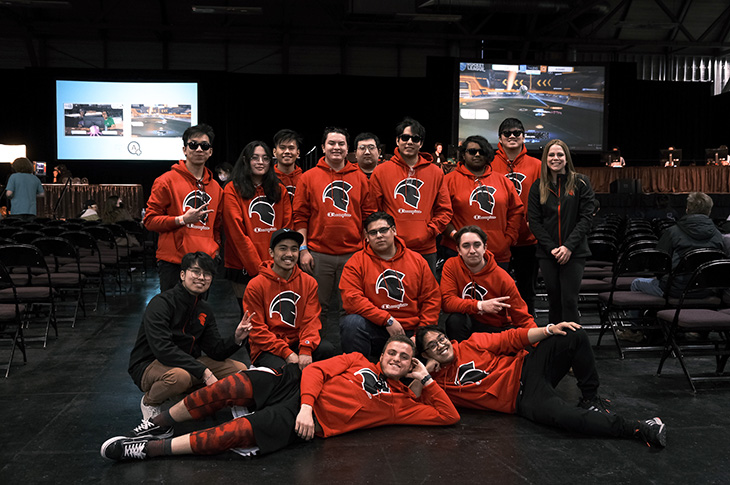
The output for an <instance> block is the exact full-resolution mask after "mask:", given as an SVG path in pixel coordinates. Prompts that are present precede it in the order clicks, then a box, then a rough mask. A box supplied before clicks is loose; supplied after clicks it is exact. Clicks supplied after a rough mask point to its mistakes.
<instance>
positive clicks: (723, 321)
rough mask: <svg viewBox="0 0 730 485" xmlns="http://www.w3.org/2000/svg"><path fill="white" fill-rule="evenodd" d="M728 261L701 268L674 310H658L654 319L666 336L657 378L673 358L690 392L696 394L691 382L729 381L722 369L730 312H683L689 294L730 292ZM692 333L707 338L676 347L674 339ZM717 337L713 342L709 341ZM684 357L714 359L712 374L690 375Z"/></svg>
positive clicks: (729, 344) (729, 341) (729, 349)
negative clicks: (687, 382) (703, 335)
mask: <svg viewBox="0 0 730 485" xmlns="http://www.w3.org/2000/svg"><path fill="white" fill-rule="evenodd" d="M728 275H730V260H727V259H723V260H717V261H710V262H707V263H704V264H702V265H701V266H700V267H698V268H697V270H696V271H695V272H694V273H693V274H692V276H691V277H690V280H689V282H688V283H687V286H686V287H685V289H684V291H683V292H682V296H681V297H680V298H679V302H678V305H677V307H676V308H675V309H671V310H662V311H659V312H658V313H657V319H658V320H659V321H660V322H662V324H663V325H664V329H665V334H666V344H665V346H664V350H663V352H662V356H661V359H660V360H659V367H658V368H657V376H659V375H661V372H662V368H663V366H664V362H665V361H666V360H667V358H668V357H669V356H670V355H671V354H674V355H675V356H676V357H677V360H678V361H679V364H680V365H681V367H682V371H683V372H684V375H685V376H686V377H687V380H688V381H689V385H690V387H691V388H692V392H697V388H696V387H695V384H694V383H695V382H698V381H712V380H730V375H725V374H724V371H725V365H726V364H727V360H728V357H730V312H728V311H727V309H726V310H722V311H717V310H711V309H708V308H686V307H685V301H686V300H687V299H688V297H690V296H691V295H692V294H693V293H695V292H697V291H701V290H706V291H718V290H726V289H728V288H730V278H729V277H728ZM687 332H695V333H698V334H700V335H702V334H703V333H707V337H706V338H703V339H701V340H699V341H693V342H691V343H683V344H682V345H680V344H679V341H678V336H679V335H680V334H682V333H685V334H686V333H687ZM713 333H717V334H718V336H717V337H716V338H713V337H712V334H713ZM688 355H712V356H714V357H715V365H716V367H715V372H714V373H706V374H702V375H694V376H693V375H691V374H690V373H689V369H688V368H687V364H686V362H685V357H686V356H688Z"/></svg>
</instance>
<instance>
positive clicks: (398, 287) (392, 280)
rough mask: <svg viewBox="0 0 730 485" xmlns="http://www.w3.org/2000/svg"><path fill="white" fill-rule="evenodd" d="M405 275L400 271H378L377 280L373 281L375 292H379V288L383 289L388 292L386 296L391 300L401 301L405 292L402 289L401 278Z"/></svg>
mask: <svg viewBox="0 0 730 485" xmlns="http://www.w3.org/2000/svg"><path fill="white" fill-rule="evenodd" d="M405 276H406V275H405V274H404V273H401V272H400V271H396V270H394V269H386V270H385V271H383V272H382V273H380V276H378V279H377V281H375V293H380V290H381V289H383V290H385V291H386V292H387V293H388V298H390V299H391V300H395V301H399V302H403V295H405V293H406V291H405V290H404V289H403V278H405Z"/></svg>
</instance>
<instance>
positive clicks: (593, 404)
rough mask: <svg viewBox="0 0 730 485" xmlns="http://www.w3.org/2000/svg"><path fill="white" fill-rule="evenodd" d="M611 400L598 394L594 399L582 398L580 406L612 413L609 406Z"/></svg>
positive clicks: (579, 401)
mask: <svg viewBox="0 0 730 485" xmlns="http://www.w3.org/2000/svg"><path fill="white" fill-rule="evenodd" d="M610 406H611V401H609V400H608V399H603V398H602V397H601V396H599V395H598V394H596V395H595V396H594V397H593V399H580V400H578V407H579V408H583V409H587V410H589V411H596V412H597V413H603V414H611V410H610V409H609V407H610Z"/></svg>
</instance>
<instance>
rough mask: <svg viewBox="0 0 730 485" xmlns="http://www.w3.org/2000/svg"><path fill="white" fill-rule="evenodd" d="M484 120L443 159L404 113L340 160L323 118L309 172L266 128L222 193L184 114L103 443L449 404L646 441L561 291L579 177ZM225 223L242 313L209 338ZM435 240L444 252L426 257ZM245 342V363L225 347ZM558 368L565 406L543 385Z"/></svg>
mask: <svg viewBox="0 0 730 485" xmlns="http://www.w3.org/2000/svg"><path fill="white" fill-rule="evenodd" d="M499 136H500V142H499V145H498V148H497V150H496V152H495V150H494V149H493V148H492V147H491V145H490V144H489V143H488V142H487V140H486V139H484V138H483V137H481V136H472V137H468V138H467V139H466V140H465V141H464V143H462V144H461V147H460V159H461V160H460V162H459V166H458V168H457V170H455V171H453V172H452V173H450V174H448V175H446V176H445V175H444V173H443V171H442V170H441V169H440V168H439V167H437V166H436V165H435V164H434V163H432V157H431V155H430V154H427V153H423V152H421V151H420V149H421V147H422V146H423V143H424V140H425V129H424V127H423V126H422V125H421V124H420V123H418V122H417V121H416V120H413V119H410V118H406V119H404V120H403V121H402V122H401V123H400V124H399V125H398V126H397V127H396V145H397V147H396V149H395V153H394V155H393V157H392V158H391V159H390V160H389V161H386V162H384V163H381V164H378V163H377V161H378V159H379V151H380V142H379V140H378V139H377V137H376V136H375V135H373V134H371V133H364V134H361V135H359V136H358V137H357V138H356V142H355V153H356V158H357V160H358V164H355V163H351V162H349V161H348V160H347V155H348V153H349V136H348V133H347V131H346V130H344V129H342V128H337V127H329V128H326V129H325V130H324V133H323V136H322V149H323V152H324V156H323V157H322V158H321V159H320V160H319V162H318V164H317V165H316V166H315V167H314V168H312V169H310V170H308V171H306V172H302V170H301V168H300V167H298V166H297V165H296V159H297V158H298V157H299V154H300V151H299V148H300V146H301V138H300V137H299V135H298V134H296V133H295V132H293V131H291V130H281V131H280V132H278V133H277V134H276V135H275V137H274V147H273V150H272V149H271V148H270V147H269V146H268V145H267V144H266V143H265V142H263V141H254V142H251V143H249V144H248V145H246V147H245V148H244V149H243V151H242V153H241V155H240V157H239V158H238V160H237V161H236V163H235V165H234V166H233V169H232V170H231V171H230V178H229V180H228V181H227V182H228V183H227V184H226V185H225V188H222V187H221V186H220V185H219V184H218V182H216V181H215V180H214V178H213V173H212V172H211V171H210V170H209V169H207V168H206V167H205V164H206V162H207V160H208V158H209V157H210V156H211V154H212V146H213V141H214V133H213V130H212V129H211V128H210V127H209V126H207V125H197V126H193V127H191V128H189V129H188V130H186V132H185V133H184V135H183V142H184V145H183V154H184V156H185V159H184V160H181V161H180V162H179V163H178V164H176V165H175V166H173V168H172V170H171V171H170V172H167V173H166V174H164V175H162V176H161V177H159V178H158V179H157V180H156V181H155V183H154V185H153V188H152V192H151V196H150V199H149V201H148V207H147V211H146V215H145V220H144V223H145V225H146V226H147V228H148V229H150V230H153V231H157V232H159V233H160V237H159V243H158V251H157V258H158V261H159V263H158V268H159V274H160V289H161V293H160V294H159V295H157V296H156V297H155V298H153V299H152V300H151V301H150V303H149V306H148V308H147V310H146V311H145V315H144V317H143V321H142V325H141V326H140V330H139V333H138V337H137V341H136V343H135V346H134V349H133V350H132V353H131V357H130V367H129V372H130V374H131V375H132V377H133V379H134V381H135V383H136V384H137V385H138V387H139V388H140V390H142V391H143V392H144V395H143V397H142V401H141V409H142V414H143V420H142V422H141V424H140V425H138V426H137V427H135V428H134V429H133V430H132V431H131V432H130V433H129V434H128V435H127V436H118V437H114V438H111V439H109V440H107V441H106V442H105V443H104V444H103V445H102V450H101V453H102V456H104V457H106V458H110V459H116V460H121V459H128V458H148V457H154V456H161V455H170V454H184V453H194V454H210V453H218V452H221V451H223V450H226V449H231V448H236V449H246V450H258V452H261V453H267V452H271V451H274V450H277V449H279V448H282V447H284V446H286V445H287V444H289V443H292V442H294V441H297V440H302V439H303V440H308V439H311V438H313V437H314V436H315V435H316V436H319V437H328V436H333V435H337V434H341V433H344V432H347V431H350V430H353V429H358V428H367V427H374V426H381V425H386V424H421V425H448V424H454V423H456V422H457V421H458V420H459V414H458V412H457V411H456V409H455V408H454V404H456V405H458V406H464V407H471V408H476V409H488V410H494V411H500V412H507V413H517V414H520V415H522V416H524V417H527V418H528V419H531V420H534V421H536V422H540V423H545V424H551V425H555V426H559V427H562V428H565V429H567V430H571V431H577V432H584V433H588V434H594V435H603V436H615V437H638V438H641V439H643V440H645V441H646V442H647V443H649V444H650V445H652V446H660V447H661V446H664V445H665V444H666V427H665V425H664V423H662V422H661V420H660V419H659V418H653V419H647V420H643V421H638V420H637V421H630V420H625V419H623V418H621V417H620V416H618V415H616V414H614V413H612V412H611V411H609V410H608V408H607V405H608V403H607V401H606V400H604V399H601V398H600V397H599V396H598V393H597V390H598V384H599V381H598V374H597V371H596V368H595V362H594V358H593V353H592V350H591V347H590V343H589V341H588V338H587V336H586V334H585V332H584V331H583V330H582V329H581V328H580V325H579V323H578V321H579V318H578V312H577V308H573V305H574V304H575V305H576V306H577V286H575V281H574V279H575V278H578V280H580V276H581V273H582V266H581V265H582V264H583V263H584V261H585V257H586V256H587V255H588V254H589V253H588V250H587V243H586V235H587V232H588V229H589V228H590V224H591V218H592V217H593V212H594V203H593V192H592V190H591V187H590V184H589V182H588V180H587V179H586V178H585V177H583V176H581V175H579V174H577V173H576V172H575V169H574V167H573V164H572V161H571V159H570V152H569V150H568V147H567V146H566V145H565V144H564V143H562V142H561V141H559V140H554V141H551V142H550V143H549V144H548V145H547V146H546V148H545V152H544V154H543V160H542V161H540V160H537V159H535V158H532V157H529V156H528V155H527V154H526V149H525V146H524V128H523V127H522V124H521V122H520V121H519V120H517V119H514V118H510V119H507V120H505V121H504V122H503V123H502V126H501V127H500V135H499ZM361 156H362V157H363V159H364V160H365V162H364V163H363V164H364V165H365V166H366V167H367V163H368V162H369V163H370V164H372V165H373V167H372V171H371V172H367V171H366V170H367V168H361V165H360V163H359V162H360V159H361ZM526 207H527V210H526V209H525V208H526ZM222 229H224V231H223V232H224V233H225V241H226V243H225V248H224V254H225V256H224V264H225V267H226V275H227V277H228V279H230V280H231V281H232V283H233V286H234V292H235V293H236V297H237V298H239V299H240V308H241V321H240V323H239V324H238V325H237V326H236V328H235V331H234V333H233V335H231V336H229V337H227V338H223V337H221V335H220V332H219V331H218V327H217V325H216V322H215V316H214V312H213V309H212V308H211V307H210V305H209V304H208V303H207V302H206V300H205V295H206V294H207V292H208V290H209V288H210V285H211V281H212V279H213V275H214V273H215V268H216V263H215V261H214V258H215V257H217V256H218V255H219V241H220V234H221V232H222ZM438 238H441V244H442V245H443V246H445V247H446V251H447V253H446V254H447V255H448V256H453V257H450V258H449V259H448V260H447V261H446V263H445V264H444V265H443V269H442V271H441V272H439V271H438V269H437V260H438V256H437V255H438V252H437V239H438ZM536 260H537V261H539V264H540V267H541V269H542V271H543V274H544V275H546V276H545V277H546V283H548V285H549V286H548V292H549V294H550V321H551V322H553V323H550V324H549V325H548V326H547V327H537V325H536V324H535V320H534V318H533V316H534V287H533V282H534V279H535V272H536V266H537V264H536ZM510 269H511V270H512V271H513V272H514V274H515V277H516V280H517V281H516V282H515V280H514V279H513V278H512V276H510V274H509V273H508V272H507V270H510ZM437 275H439V276H440V282H439V281H438V280H437ZM573 291H574V292H575V294H574V295H566V293H569V292H573ZM332 305H336V308H331V306H332ZM330 312H333V313H335V314H337V315H339V316H340V319H339V322H338V323H339V331H340V337H341V346H342V350H343V351H344V352H345V353H344V354H341V355H335V354H336V348H335V346H334V345H332V343H330V342H328V341H327V340H326V339H325V338H323V337H322V336H323V335H326V334H325V333H324V332H323V329H324V327H325V326H326V325H327V324H328V315H329V314H330ZM440 323H441V324H440ZM541 341H545V342H543V343H540V344H539V345H537V344H538V342H541ZM246 342H247V344H248V347H249V349H250V356H251V362H252V364H253V367H252V368H251V369H247V368H246V366H245V365H244V364H243V363H241V362H239V361H236V360H233V359H231V358H230V357H231V356H232V355H233V354H234V353H235V352H236V351H237V350H238V349H239V348H240V347H241V346H242V345H244V343H246ZM203 354H205V355H203ZM571 368H572V369H573V373H574V375H575V377H576V378H577V380H578V387H579V389H580V391H581V393H582V398H581V400H580V402H579V403H578V405H577V406H576V405H575V404H569V403H567V402H565V401H564V400H563V399H562V398H561V397H560V396H558V394H557V393H556V392H555V390H554V388H555V386H556V385H557V383H558V382H559V381H560V380H561V379H562V378H563V377H564V376H565V375H566V374H567V373H568V370H569V369H571ZM195 388H198V390H195V391H194V392H192V393H190V394H187V395H186V396H185V397H184V398H183V399H182V400H181V401H179V402H177V403H176V404H174V405H173V406H172V407H170V408H169V409H167V410H164V409H163V406H162V404H163V403H164V402H165V401H167V400H168V399H171V398H175V397H176V396H178V395H180V394H185V393H187V392H189V391H190V390H192V389H195ZM227 406H234V407H236V408H237V409H238V411H237V412H236V413H235V414H234V415H235V416H238V417H236V418H235V419H233V420H232V421H230V422H227V423H224V424H222V425H220V426H217V427H214V428H210V429H206V430H202V431H197V432H194V433H191V434H189V435H184V436H178V437H174V438H171V436H172V435H173V427H174V425H175V424H176V423H179V422H182V421H186V420H190V419H199V418H202V417H204V416H207V415H210V414H212V413H215V412H216V411H217V410H219V409H221V408H223V407H227ZM239 408H246V409H247V410H248V411H250V412H252V414H248V413H247V412H246V411H243V410H240V409H239Z"/></svg>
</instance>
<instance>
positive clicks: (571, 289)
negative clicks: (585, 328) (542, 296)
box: [539, 257, 586, 323]
mask: <svg viewBox="0 0 730 485" xmlns="http://www.w3.org/2000/svg"><path fill="white" fill-rule="evenodd" d="M539 263H540V271H541V272H542V279H543V280H544V281H545V289H546V290H547V294H548V303H549V304H550V313H549V318H550V323H560V322H576V323H580V313H579V312H578V293H579V292H580V280H581V279H582V278H583V269H584V268H585V265H586V260H585V258H570V259H569V260H568V262H567V263H565V264H558V262H557V261H556V260H555V258H552V257H551V258H549V259H548V258H540V259H539Z"/></svg>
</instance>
